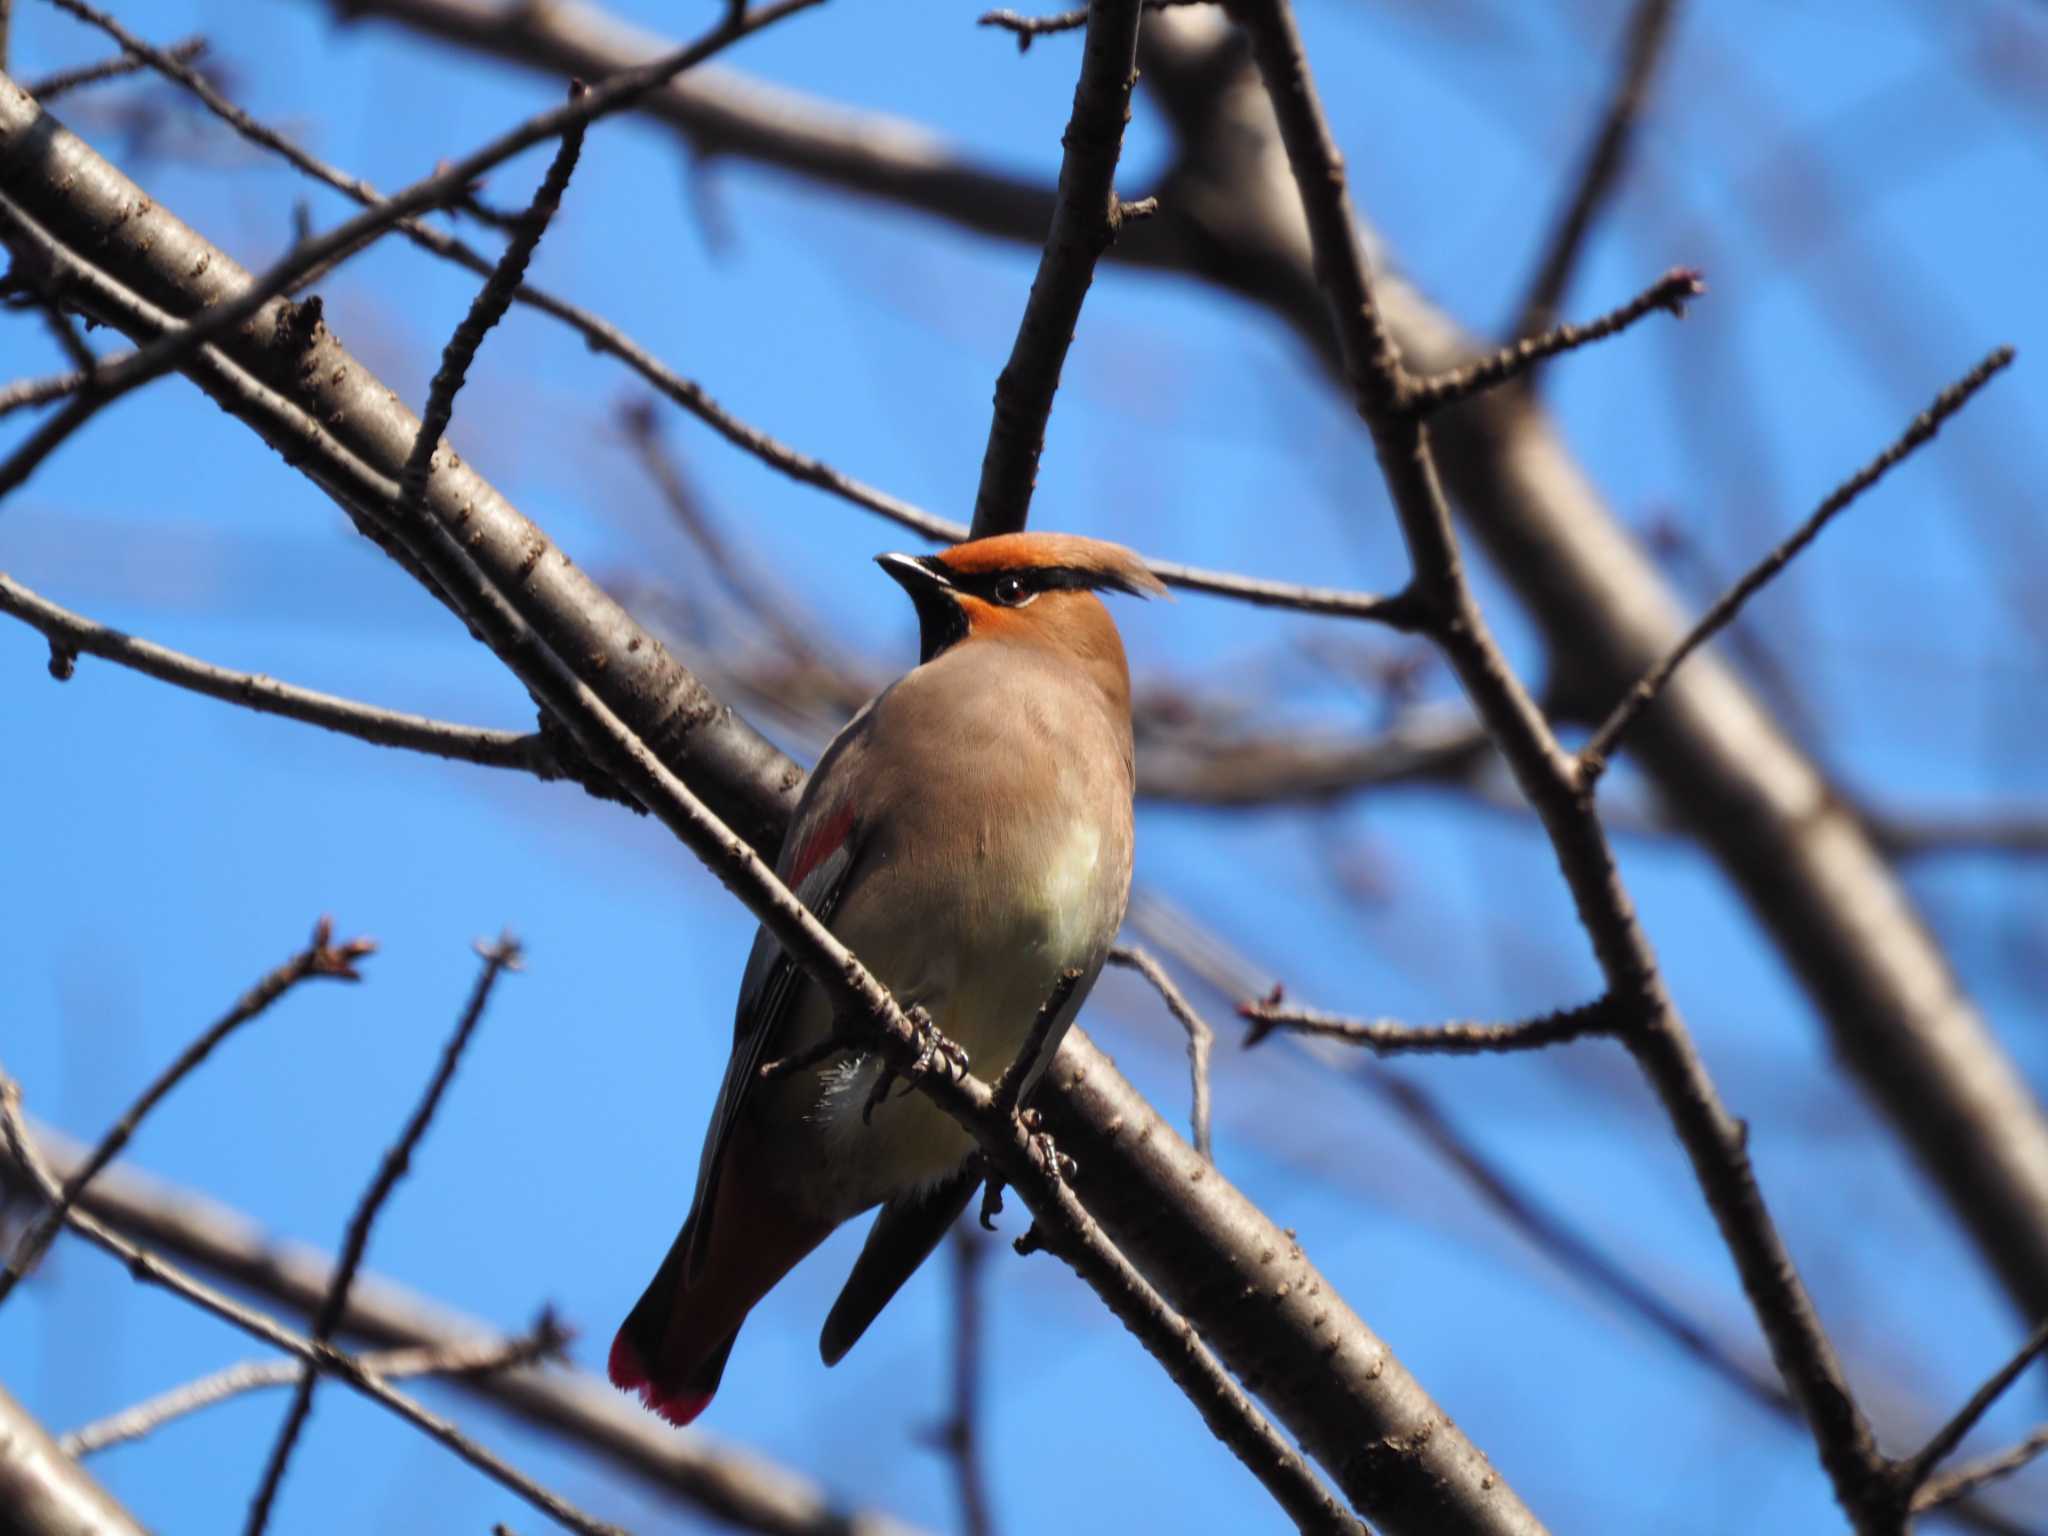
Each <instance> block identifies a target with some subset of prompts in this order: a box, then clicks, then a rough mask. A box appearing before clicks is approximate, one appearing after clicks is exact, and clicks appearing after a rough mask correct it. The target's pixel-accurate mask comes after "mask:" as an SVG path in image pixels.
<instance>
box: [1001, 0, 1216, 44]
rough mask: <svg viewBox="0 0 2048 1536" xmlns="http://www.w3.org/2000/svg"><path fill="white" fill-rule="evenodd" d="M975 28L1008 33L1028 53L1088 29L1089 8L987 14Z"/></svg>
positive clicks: (1162, 2)
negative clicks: (1045, 40)
mask: <svg viewBox="0 0 2048 1536" xmlns="http://www.w3.org/2000/svg"><path fill="white" fill-rule="evenodd" d="M1206 3H1207V0H1144V6H1145V9H1146V10H1148V11H1163V10H1165V9H1167V8H1168V7H1169V6H1175V5H1202V4H1206ZM975 25H976V26H980V27H994V28H996V29H997V30H998V31H1002V32H1008V33H1009V34H1010V35H1011V36H1013V37H1015V38H1016V39H1017V51H1018V52H1019V53H1028V52H1029V51H1030V49H1031V45H1032V43H1033V42H1035V41H1036V40H1037V39H1039V38H1041V37H1051V36H1053V35H1054V34H1055V33H1059V32H1078V31H1080V30H1081V28H1083V27H1085V26H1087V25H1088V7H1086V6H1085V5H1084V6H1082V7H1081V8H1080V9H1079V10H1074V11H1056V12H1054V13H1053V14H1052V15H1050V16H1025V15H1021V14H1020V13H1018V12H1016V11H1009V10H1000V11H984V12H983V13H982V14H981V15H980V16H978V17H977V18H975Z"/></svg>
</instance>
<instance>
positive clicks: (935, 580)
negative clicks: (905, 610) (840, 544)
mask: <svg viewBox="0 0 2048 1536" xmlns="http://www.w3.org/2000/svg"><path fill="white" fill-rule="evenodd" d="M875 564H877V565H879V566H880V567H881V568H882V569H883V570H885V571H887V572H888V573H889V579H890V580H891V581H893V582H895V583H896V585H898V586H899V587H901V588H902V589H903V590H904V591H906V592H908V593H909V594H910V597H911V601H913V602H916V601H917V600H918V599H920V598H927V597H931V596H933V595H935V594H937V593H940V592H950V591H951V590H952V589H953V583H952V582H951V581H950V580H948V579H947V577H946V573H945V568H944V567H943V566H941V565H939V563H938V562H937V561H935V560H921V559H919V558H918V557H917V556H916V555H893V554H892V555H877V556H875Z"/></svg>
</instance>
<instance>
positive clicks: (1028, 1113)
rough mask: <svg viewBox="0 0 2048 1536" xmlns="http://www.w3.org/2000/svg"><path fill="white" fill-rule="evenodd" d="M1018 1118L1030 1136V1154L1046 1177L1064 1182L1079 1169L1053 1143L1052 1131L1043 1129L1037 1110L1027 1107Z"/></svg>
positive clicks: (1077, 1164) (1078, 1165)
mask: <svg viewBox="0 0 2048 1536" xmlns="http://www.w3.org/2000/svg"><path fill="white" fill-rule="evenodd" d="M1019 1118H1020V1119H1021V1120H1022V1121H1023V1122H1024V1129H1025V1131H1026V1133H1027V1134H1028V1135H1029V1136H1030V1137H1031V1156H1032V1158H1033V1159H1034V1160H1035V1161H1036V1162H1037V1164H1038V1166H1039V1167H1040V1168H1043V1169H1044V1170H1045V1176H1046V1177H1047V1178H1049V1179H1054V1180H1057V1181H1059V1182H1060V1183H1065V1182H1067V1181H1068V1180H1070V1179H1072V1178H1073V1176H1074V1175H1075V1174H1077V1173H1079V1172H1080V1171H1081V1165H1080V1164H1079V1163H1077V1162H1075V1161H1074V1160H1073V1159H1072V1158H1071V1157H1069V1156H1067V1154H1066V1153H1064V1152H1062V1151H1061V1150H1060V1149H1059V1148H1058V1147H1057V1146H1055V1145H1054V1144H1053V1139H1052V1133H1051V1132H1050V1131H1048V1130H1046V1129H1045V1122H1044V1121H1043V1120H1042V1119H1041V1118H1040V1117H1039V1113H1038V1111H1037V1110H1035V1109H1027V1110H1025V1111H1023V1112H1022V1114H1021V1115H1020V1116H1019Z"/></svg>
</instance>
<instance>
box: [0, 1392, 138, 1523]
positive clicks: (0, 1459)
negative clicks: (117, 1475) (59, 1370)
mask: <svg viewBox="0 0 2048 1536" xmlns="http://www.w3.org/2000/svg"><path fill="white" fill-rule="evenodd" d="M0 1532H4V1533H5V1536H143V1530H142V1526H141V1525H140V1524H138V1523H137V1522H136V1519H135V1517H134V1516H133V1515H131V1514H129V1513H128V1511H127V1510H125V1509H123V1508H122V1507H121V1506H120V1505H119V1504H118V1503H116V1502H115V1500H114V1496H113V1495H112V1494H110V1493H108V1492H107V1490H106V1489H104V1488H102V1487H101V1486H100V1485H99V1483H98V1482H97V1481H96V1480H95V1479H94V1478H93V1476H92V1474H91V1473H89V1472H87V1471H86V1470H85V1469H84V1468H82V1467H81V1466H79V1464H78V1463H77V1462H75V1461H73V1460H72V1459H71V1458H70V1457H69V1456H67V1455H65V1454H64V1452H63V1451H62V1450H61V1449H59V1448H58V1445H57V1442H56V1441H55V1440H53V1439H51V1438H50V1433H49V1431H48V1430H46V1429H44V1428H43V1426H42V1425H40V1424H38V1423H37V1422H36V1421H35V1419H34V1418H33V1417H32V1416H31V1415H30V1414H29V1411H28V1410H27V1409H26V1408H24V1407H22V1406H21V1404H20V1403H18V1402H16V1401H15V1400H14V1398H13V1396H12V1395H10V1394H9V1392H8V1391H7V1388H6V1387H4V1386H0Z"/></svg>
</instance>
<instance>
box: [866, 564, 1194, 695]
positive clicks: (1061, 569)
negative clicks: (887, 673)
mask: <svg viewBox="0 0 2048 1536" xmlns="http://www.w3.org/2000/svg"><path fill="white" fill-rule="evenodd" d="M875 563H876V564H877V565H879V566H881V568H882V569H883V570H885V571H887V572H888V573H889V575H890V576H891V577H893V578H894V579H895V581H896V583H897V585H899V586H901V587H902V588H903V590H904V591H906V592H908V593H909V594H910V601H911V602H912V603H913V604H914V605H915V606H916V608H917V622H918V628H919V631H920V637H921V644H920V647H919V649H920V655H919V657H918V659H919V660H920V661H930V660H932V659H933V658H934V657H936V656H939V655H940V654H942V653H943V652H945V651H949V650H951V649H952V648H953V647H954V646H956V645H960V644H963V643H978V642H983V641H1007V642H1010V643H1014V644H1025V645H1034V646H1040V647H1044V648H1047V649H1050V650H1054V651H1059V652H1065V653H1068V654H1070V655H1072V657H1073V658H1074V659H1075V660H1077V661H1080V662H1083V663H1093V664H1097V665H1105V666H1107V665H1111V664H1113V667H1114V670H1115V671H1116V672H1117V673H1119V674H1122V673H1123V671H1124V655H1123V643H1122V642H1121V641H1120V640H1119V639H1118V638H1117V633H1116V625H1115V624H1114V623H1113V622H1112V621H1111V619H1110V617H1109V610H1108V609H1107V608H1105V607H1103V606H1102V603H1101V600H1100V599H1098V598H1097V597H1096V595H1095V594H1096V593H1097V592H1099V591H1104V590H1114V591H1118V592H1129V593H1131V594H1132V595H1134V596H1138V597H1146V596H1159V595H1164V594H1165V592H1166V587H1165V584H1164V583H1162V582H1161V581H1160V580H1159V578H1158V577H1156V576H1154V575H1153V574H1152V573H1151V572H1150V571H1149V570H1147V569H1146V568H1145V562H1144V561H1142V560H1140V559H1139V558H1138V557H1137V555H1135V554H1134V553H1132V552H1131V551H1130V550H1128V549H1125V548H1124V547H1123V545H1121V544H1110V543H1106V542H1105V541H1103V540H1101V539H1084V538H1082V537H1080V536H1079V535H1078V534H1071V533H1004V534H997V535H996V536H995V537H993V538H987V539H970V540H969V541H968V542H967V543H965V544H955V545H954V546H953V547H952V548H951V549H944V550H941V551H939V553H937V554H936V555H877V556H876V557H875Z"/></svg>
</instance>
